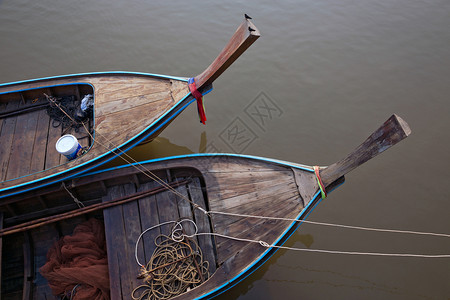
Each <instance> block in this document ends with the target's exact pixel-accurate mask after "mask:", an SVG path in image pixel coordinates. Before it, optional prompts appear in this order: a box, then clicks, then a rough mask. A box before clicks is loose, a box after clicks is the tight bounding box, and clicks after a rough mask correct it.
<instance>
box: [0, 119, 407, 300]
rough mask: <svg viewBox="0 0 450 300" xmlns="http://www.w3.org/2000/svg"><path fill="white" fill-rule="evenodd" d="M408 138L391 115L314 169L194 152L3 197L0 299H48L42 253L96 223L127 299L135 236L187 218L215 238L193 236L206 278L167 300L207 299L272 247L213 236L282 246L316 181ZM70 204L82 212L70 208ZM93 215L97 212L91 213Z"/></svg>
mask: <svg viewBox="0 0 450 300" xmlns="http://www.w3.org/2000/svg"><path fill="white" fill-rule="evenodd" d="M409 134H410V129H409V127H408V125H407V124H406V123H405V122H404V121H403V120H402V119H401V118H399V117H397V116H396V115H393V116H392V117H390V118H389V119H388V120H387V121H386V122H385V123H384V124H383V125H382V126H381V127H380V128H379V129H378V130H376V131H375V132H374V133H373V134H372V135H371V136H370V137H369V138H368V139H367V140H366V141H365V142H364V143H363V144H361V145H360V146H359V147H358V148H356V150H354V151H353V152H352V153H351V154H350V155H348V156H347V157H345V158H344V159H342V160H340V161H338V162H337V163H334V164H332V165H330V166H328V167H321V168H318V169H317V170H316V171H315V168H314V167H311V166H305V165H300V164H295V163H288V162H283V161H278V160H272V159H265V158H259V157H252V156H246V155H231V154H194V155H185V156H178V157H172V158H162V159H156V160H151V161H148V162H143V163H140V164H137V165H133V166H121V167H116V168H113V169H110V170H106V171H97V172H94V173H90V174H88V175H85V176H82V177H77V178H74V179H72V180H70V181H67V182H65V186H63V187H61V184H58V185H56V184H54V185H50V186H47V187H44V188H42V189H39V190H38V191H31V192H27V193H25V194H23V195H21V196H20V197H18V196H15V197H10V198H8V199H6V200H7V201H6V202H4V203H2V206H1V210H2V211H3V222H2V224H3V227H4V228H5V229H3V230H0V241H1V239H3V253H8V254H7V255H6V256H5V255H3V262H2V263H3V266H2V270H4V272H5V273H6V274H5V273H4V274H3V276H2V293H3V294H4V296H5V297H6V296H7V297H8V299H20V297H22V295H26V296H27V298H26V299H31V298H30V296H29V295H32V299H52V298H51V296H50V295H51V292H50V289H49V287H48V286H47V282H46V281H45V279H44V278H43V277H42V276H41V275H40V274H39V272H38V269H39V268H40V267H41V266H42V265H43V264H44V263H45V255H46V253H47V249H48V248H49V247H50V246H51V245H52V243H53V242H54V241H56V240H57V239H58V238H59V237H60V236H62V235H64V234H69V233H71V230H72V229H73V228H74V226H75V225H76V224H77V223H80V222H82V221H83V220H86V219H87V218H88V217H92V216H93V217H96V218H99V219H102V220H104V227H105V236H106V245H107V255H108V268H109V278H110V295H111V299H130V298H131V296H130V295H131V293H132V291H133V289H134V288H135V287H137V286H139V285H141V284H142V282H141V280H140V279H137V278H136V276H137V274H138V272H139V266H138V265H137V264H136V261H135V252H134V251H135V245H136V241H137V240H138V237H139V236H140V234H141V233H142V232H143V231H144V230H145V229H147V228H151V227H152V226H155V225H157V224H162V223H164V222H168V221H177V220H179V219H180V218H181V219H190V220H193V221H194V222H195V223H196V224H197V226H198V231H199V232H203V233H213V234H214V235H199V236H195V237H194V238H192V240H194V241H196V242H197V243H198V245H199V246H200V248H201V250H202V252H203V258H204V260H206V261H208V262H209V266H208V270H209V273H210V276H209V277H207V276H205V278H204V279H205V280H204V282H203V283H201V284H199V285H198V286H197V287H195V288H191V289H190V290H188V291H186V292H184V293H183V294H181V295H178V296H174V297H173V299H194V298H199V299H200V298H212V297H214V296H216V295H218V294H220V293H222V292H224V291H226V290H227V289H229V288H231V287H232V286H233V285H235V284H236V283H237V282H239V281H240V280H242V279H243V278H245V277H246V276H248V275H249V274H250V273H252V272H253V271H254V270H255V269H257V268H258V267H259V266H260V265H262V264H263V263H264V262H265V261H266V260H267V259H268V258H269V257H270V256H271V255H272V254H273V253H274V252H275V251H276V250H277V249H276V248H274V247H272V246H269V247H264V246H262V245H260V244H259V243H250V242H246V241H238V240H234V239H229V238H224V237H223V236H220V235H226V236H231V237H235V238H240V239H250V240H254V241H264V242H266V243H267V244H268V245H277V246H279V245H282V244H283V243H284V242H285V241H286V240H287V239H288V238H289V236H290V235H291V234H292V233H293V232H294V231H295V230H296V229H297V227H298V226H299V225H300V224H301V221H302V220H303V219H305V218H306V217H307V216H308V215H309V214H310V213H311V211H312V210H313V209H314V208H315V207H316V205H317V204H318V203H319V202H320V201H321V200H322V196H321V189H320V187H319V181H320V182H321V184H322V185H323V189H324V192H330V191H331V190H333V189H334V188H336V187H337V186H339V185H340V184H341V183H343V182H344V175H345V174H346V173H347V172H349V171H351V170H352V169H354V168H356V167H358V166H359V165H361V164H362V163H364V162H366V161H368V160H369V159H371V158H373V157H374V156H376V155H377V154H379V153H381V152H383V151H384V150H386V149H388V148H389V147H391V146H392V145H394V144H396V143H397V142H399V141H401V140H402V139H404V138H405V137H406V136H408V135H409ZM316 172H317V175H316ZM161 181H163V185H162V186H161ZM168 185H170V189H168ZM74 200H76V201H81V202H82V203H84V205H86V207H85V208H81V209H75V210H73V209H74V208H76V205H75V203H74ZM106 206H109V207H106ZM98 208H102V209H103V211H101V210H97V211H94V209H98ZM205 211H207V212H208V213H207V214H205V213H204V212H205ZM87 213H89V214H88V215H86V214H87ZM230 214H237V215H230ZM50 215H52V216H50ZM246 215H260V216H271V217H278V218H290V219H292V220H296V221H292V220H291V221H285V220H275V219H260V218H252V217H249V216H246ZM37 219H39V220H37ZM30 220H31V221H30ZM27 222H28V223H27ZM38 226H39V227H38ZM190 230H192V228H191V229H190ZM186 232H187V231H186ZM160 233H164V234H167V235H169V234H170V227H169V226H162V227H157V228H156V229H153V230H150V231H148V232H147V233H145V235H144V236H143V239H142V242H140V243H138V244H137V248H136V249H137V256H138V257H139V259H140V261H141V262H143V261H148V260H149V259H150V256H151V255H152V253H153V251H154V250H155V245H154V243H153V240H154V238H155V237H156V236H157V235H159V234H160ZM22 249H23V250H22ZM33 262H34V264H33ZM82 284H86V283H82ZM74 285H75V284H73V285H72V286H70V289H72V287H74ZM23 299H25V298H23ZM75 299H76V298H75ZM144 299H147V298H144Z"/></svg>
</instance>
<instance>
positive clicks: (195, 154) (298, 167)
mask: <svg viewBox="0 0 450 300" xmlns="http://www.w3.org/2000/svg"><path fill="white" fill-rule="evenodd" d="M193 101H195V100H193ZM216 156H217V157H227V156H229V157H240V158H247V159H253V160H260V161H264V162H270V163H276V164H280V165H285V166H289V167H292V168H296V169H300V170H304V171H308V172H312V173H314V169H313V167H309V166H304V165H299V164H296V163H292V162H288V161H283V160H278V159H272V158H266V157H260V156H254V155H246V154H234V153H192V154H183V155H175V156H168V157H161V158H154V159H149V160H144V161H141V162H139V164H141V165H142V164H148V163H155V162H161V161H168V160H174V159H183V158H192V157H216ZM136 164H137V163H134V164H131V165H136ZM129 166H130V165H127V164H125V165H121V166H116V167H112V168H109V169H104V170H99V171H94V172H90V173H85V174H83V175H80V176H76V177H85V176H90V175H94V174H100V173H104V172H109V171H113V170H118V169H123V168H127V167H129Z"/></svg>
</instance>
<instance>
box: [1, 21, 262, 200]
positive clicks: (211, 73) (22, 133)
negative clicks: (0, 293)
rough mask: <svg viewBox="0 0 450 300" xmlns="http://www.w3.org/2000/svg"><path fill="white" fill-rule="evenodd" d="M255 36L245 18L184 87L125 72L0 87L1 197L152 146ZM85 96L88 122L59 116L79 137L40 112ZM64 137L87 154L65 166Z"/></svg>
mask: <svg viewBox="0 0 450 300" xmlns="http://www.w3.org/2000/svg"><path fill="white" fill-rule="evenodd" d="M258 37H259V31H258V30H257V29H256V27H255V26H254V25H253V24H252V22H251V21H250V20H249V17H248V16H247V15H246V18H245V20H244V22H243V23H242V24H241V25H240V27H239V28H238V29H237V31H236V32H235V33H234V35H233V36H232V38H231V40H230V41H229V43H228V44H227V45H226V46H225V48H224V49H223V50H222V52H221V53H220V54H219V56H218V57H217V58H216V59H215V60H214V61H213V63H212V64H211V65H210V66H209V67H208V68H207V69H206V70H205V71H204V72H203V73H201V74H199V75H198V76H196V77H195V78H194V85H192V84H188V78H181V77H173V76H164V75H155V74H144V73H132V72H103V73H88V74H76V75H66V76H58V77H50V78H41V79H36V80H27V81H21V82H13V83H6V84H1V85H0V198H4V197H7V196H9V195H13V194H17V193H21V192H23V191H26V190H28V189H35V188H38V187H40V186H44V185H48V184H50V183H53V182H57V181H60V180H63V179H67V178H69V177H72V176H75V175H79V174H81V173H83V172H86V171H88V170H92V169H93V168H95V167H97V166H99V165H101V164H103V163H105V162H107V161H109V160H111V159H112V158H114V157H115V155H117V154H121V153H122V152H124V151H127V150H129V149H130V148H132V147H134V146H136V145H137V144H139V143H142V142H145V141H150V140H152V139H153V138H155V137H156V136H157V135H158V134H159V133H160V132H161V131H162V130H163V129H164V128H165V127H166V126H167V125H168V124H169V123H170V122H171V121H172V120H173V119H174V118H175V117H176V116H177V115H178V114H179V113H180V112H181V111H183V110H184V109H185V108H186V107H187V106H188V105H189V104H190V103H192V102H193V101H195V100H196V99H195V97H194V96H196V97H197V98H199V96H201V94H200V95H199V91H200V92H202V93H206V92H208V91H209V90H211V88H212V82H213V81H214V80H215V79H216V78H217V77H218V76H220V74H222V72H223V71H225V70H226V69H227V68H228V67H229V66H230V65H231V64H232V63H233V62H234V61H235V60H236V59H237V58H238V57H239V56H240V55H241V54H242V53H243V52H244V51H245V50H246V49H247V48H248V47H249V46H250V45H251V44H252V43H253V42H254V41H255V40H256V39H257V38H258ZM88 94H92V95H93V96H94V107H93V115H92V117H90V118H88V119H87V120H84V121H83V122H84V125H83V126H81V124H80V122H79V121H77V120H75V119H73V120H72V118H73V117H74V115H73V114H72V118H70V117H67V116H66V115H64V114H63V115H62V116H63V117H67V119H68V120H69V121H70V122H72V121H75V122H73V123H74V124H75V125H77V126H78V127H79V128H78V130H75V129H73V128H70V127H67V128H63V127H64V126H55V125H59V124H60V120H54V119H52V118H51V117H49V115H48V114H47V112H46V110H47V109H48V108H49V105H51V106H53V108H55V107H54V106H55V104H54V103H53V100H55V99H56V100H58V99H63V100H64V101H65V102H67V103H69V104H70V105H75V104H76V105H77V106H80V102H81V101H82V98H84V96H85V95H88ZM45 95H47V96H45ZM197 101H201V100H197ZM56 104H58V103H56ZM60 107H61V108H62V106H61V105H60ZM199 107H200V108H201V105H200V106H199ZM55 109H56V110H57V111H58V107H56V108H55ZM60 113H61V111H60ZM63 134H72V135H74V136H76V137H77V138H78V141H79V143H80V144H81V146H83V147H85V148H86V149H87V151H86V153H85V154H83V155H81V156H79V157H78V158H76V159H74V160H71V161H68V160H67V158H66V157H64V156H63V155H60V154H59V153H58V152H57V151H56V149H55V144H56V142H57V140H58V139H59V138H60V137H61V136H62V135H63Z"/></svg>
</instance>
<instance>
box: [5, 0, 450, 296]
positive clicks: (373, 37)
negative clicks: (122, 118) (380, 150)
mask: <svg viewBox="0 0 450 300" xmlns="http://www.w3.org/2000/svg"><path fill="white" fill-rule="evenodd" d="M244 12H245V13H248V14H249V15H251V16H252V17H253V18H254V22H255V24H256V25H257V26H258V28H259V29H260V31H261V33H262V37H261V38H260V39H259V40H258V41H257V42H256V43H255V44H254V45H253V46H252V47H251V48H250V49H249V50H248V52H247V53H245V55H244V56H243V57H241V58H240V59H239V60H238V61H237V62H236V64H235V65H233V66H232V67H231V68H230V69H229V70H228V71H227V72H226V73H224V74H223V76H221V77H220V78H219V79H218V80H217V81H216V83H215V89H214V91H213V92H212V93H211V94H209V95H208V96H207V97H206V106H207V117H208V122H207V125H206V126H202V125H200V124H199V122H198V118H197V114H196V110H195V107H194V106H192V107H190V108H189V109H187V110H186V111H185V112H184V113H183V114H182V115H181V116H180V117H179V118H178V119H177V120H176V121H174V122H173V123H172V124H171V126H170V127H169V128H167V130H166V131H165V132H164V133H163V134H162V135H161V138H159V139H158V140H156V141H155V142H153V143H152V144H149V145H146V146H143V147H140V148H137V149H135V150H133V151H132V153H133V155H134V157H135V158H137V159H149V158H154V157H161V156H168V155H173V154H185V153H191V152H199V151H204V150H205V149H206V151H220V152H240V153H245V154H252V155H260V156H266V157H271V158H278V159H282V160H287V161H294V162H300V163H304V164H319V165H327V164H330V163H333V162H334V161H336V160H337V159H339V158H341V157H342V156H344V155H346V154H347V153H348V152H349V151H350V150H352V149H353V148H354V147H355V146H357V145H358V144H359V143H360V142H362V141H363V140H364V139H365V138H366V137H367V136H368V134H369V133H371V132H372V131H373V130H374V129H376V128H377V127H378V126H379V125H380V124H381V123H382V122H384V121H385V120H386V119H387V118H388V117H389V116H390V115H391V114H392V113H397V114H399V115H400V116H402V117H403V118H404V119H405V120H406V121H407V122H408V123H409V124H410V126H411V128H412V130H413V134H412V135H411V136H410V137H409V138H408V139H407V140H405V141H404V142H402V143H401V144H399V145H398V146H396V147H394V148H393V149H392V150H389V151H388V152H386V153H385V154H383V155H381V156H380V157H377V158H376V159H374V160H373V161H371V162H370V163H368V164H367V165H365V166H364V167H361V168H360V169H358V170H356V171H354V172H353V173H351V174H350V175H349V176H347V183H346V184H345V185H344V186H342V187H341V188H340V189H339V190H338V191H336V192H334V193H332V194H331V195H330V197H329V198H328V199H327V200H326V201H324V202H323V203H322V204H321V205H320V206H319V207H318V208H317V209H316V210H315V211H314V213H313V214H311V216H310V219H311V220H317V221H324V222H335V223H345V224H353V225H360V226H370V227H381V228H397V229H408V230H417V231H431V232H447V233H449V232H450V218H449V211H450V201H449V200H450V185H449V184H448V181H449V179H450V171H449V170H450V168H449V167H450V155H449V153H450V134H449V128H450V118H449V115H450V101H449V100H450V99H449V95H450V1H448V0H398V1H391V0H378V1H371V0H360V1H354V0H343V1H333V0H318V1H316V0H315V1H312V0H302V1H293V0H290V1H279V2H277V1H253V0H249V1H245V2H244V3H242V2H241V1H226V2H223V3H221V4H213V3H212V2H211V1H209V2H206V1H205V2H204V3H202V2H200V1H197V0H193V1H121V2H120V1H115V0H112V1H111V0H110V1H105V0H100V1H95V2H94V1H49V0H41V1H23V0H15V1H9V0H0V43H1V47H0V70H1V72H0V82H10V81H16V80H22V79H31V78H38V77H45V76H53V75H60V74H69V73H81V72H91V71H108V70H123V71H140V72H149V73H158V74H170V75H176V76H192V75H196V74H198V73H200V72H201V71H202V70H203V69H204V68H205V67H206V66H207V65H208V64H209V63H210V62H211V61H212V59H213V58H214V57H215V55H216V54H217V53H218V52H219V50H220V49H221V48H222V47H223V46H224V44H225V43H226V42H227V40H228V38H229V37H230V35H231V33H232V32H233V31H234V30H235V28H236V27H237V25H238V24H239V23H240V22H241V18H242V15H243V13H244ZM261 99H263V100H264V101H266V103H269V104H270V105H272V106H271V107H272V108H274V109H273V110H267V109H266V110H265V111H264V110H262V111H260V112H261V113H264V115H265V117H258V116H255V115H252V114H251V113H250V112H251V110H252V109H254V107H255V103H258V102H257V101H262V100H261ZM269 112H270V114H268V113H269ZM252 116H253V117H252ZM230 126H241V128H242V126H244V127H245V128H247V130H248V131H247V132H248V133H249V136H247V139H245V140H242V141H241V142H239V143H237V142H236V141H233V140H230V139H229V138H227V135H226V134H224V132H225V131H226V130H227V128H230ZM244 141H245V142H244ZM274 180H276V179H274ZM286 245H287V246H292V247H304V246H305V245H306V246H308V247H311V248H317V249H334V250H348V251H364V252H394V253H399V252H400V253H428V254H449V253H450V241H449V240H448V239H445V238H431V237H417V236H403V235H394V234H380V233H367V232H360V231H353V230H342V229H333V228H325V227H318V226H313V225H304V226H302V227H301V228H300V230H299V231H298V232H297V233H296V234H294V235H293V236H292V237H291V239H290V240H289V241H288V242H287V243H286ZM449 283H450V260H449V259H425V258H388V257H366V256H343V255H332V254H313V253H301V252H292V251H278V252H277V253H276V255H275V256H274V257H273V258H272V259H270V260H269V261H268V262H267V264H265V265H264V266H263V267H261V268H260V269H259V270H258V271H256V272H255V273H253V274H252V275H251V276H250V277H248V278H247V279H245V280H244V281H243V282H241V283H240V284H239V285H237V286H236V287H234V288H233V289H231V290H230V291H229V292H227V293H226V294H224V295H223V296H221V297H220V298H221V299H300V298H301V299H330V298H333V299H449V298H450V284H449Z"/></svg>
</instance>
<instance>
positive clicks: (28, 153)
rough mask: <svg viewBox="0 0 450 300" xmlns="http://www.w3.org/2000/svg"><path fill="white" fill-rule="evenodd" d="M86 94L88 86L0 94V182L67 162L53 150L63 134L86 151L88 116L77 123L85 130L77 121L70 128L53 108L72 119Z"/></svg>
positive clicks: (90, 90)
mask: <svg viewBox="0 0 450 300" xmlns="http://www.w3.org/2000/svg"><path fill="white" fill-rule="evenodd" d="M88 94H91V95H93V88H92V86H91V85H89V84H67V85H60V86H49V87H44V88H37V89H29V90H22V91H16V92H11V93H2V94H0V181H7V180H11V179H14V178H18V177H22V176H26V175H28V174H33V173H36V172H40V171H43V170H46V169H50V168H52V167H55V166H58V165H60V164H63V163H65V162H67V161H68V159H67V158H66V157H65V156H64V155H61V154H60V153H58V151H57V150H56V148H55V145H56V142H57V141H58V139H59V138H60V137H61V136H63V135H65V134H72V135H73V136H75V137H76V138H77V139H78V142H79V143H80V145H81V146H82V147H83V148H84V147H86V149H88V148H89V147H90V146H91V143H92V139H91V134H92V130H93V126H94V120H93V117H92V114H90V115H87V116H85V117H84V118H83V119H79V120H80V121H81V122H83V124H85V127H86V128H85V127H84V126H81V125H80V122H79V121H77V123H78V124H74V122H73V121H72V120H70V118H68V117H67V116H65V115H64V114H63V113H62V111H61V110H60V109H59V108H58V107H56V104H57V105H58V106H60V107H61V108H63V109H64V110H65V111H67V112H68V114H69V115H72V118H74V116H75V114H76V112H77V109H79V107H80V105H81V101H82V99H83V97H84V96H85V95H88ZM53 101H54V102H53ZM55 103H56V104H55ZM86 129H88V130H89V132H86ZM30 158H31V159H30Z"/></svg>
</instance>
